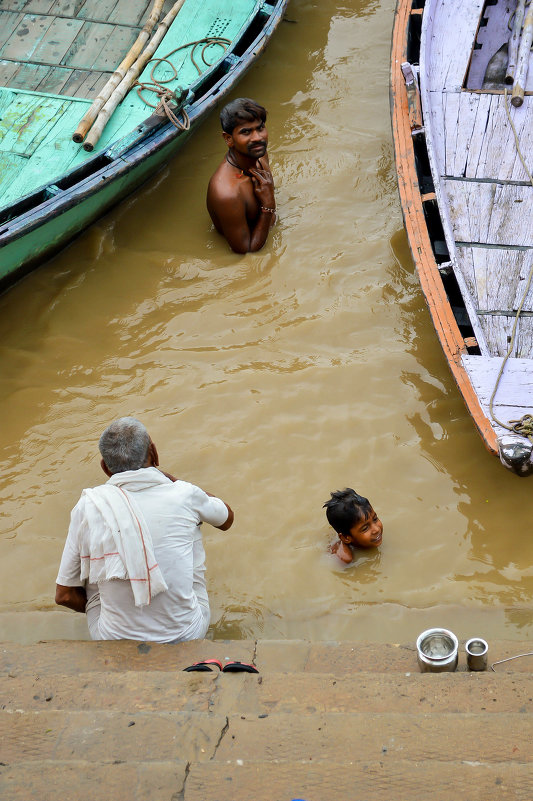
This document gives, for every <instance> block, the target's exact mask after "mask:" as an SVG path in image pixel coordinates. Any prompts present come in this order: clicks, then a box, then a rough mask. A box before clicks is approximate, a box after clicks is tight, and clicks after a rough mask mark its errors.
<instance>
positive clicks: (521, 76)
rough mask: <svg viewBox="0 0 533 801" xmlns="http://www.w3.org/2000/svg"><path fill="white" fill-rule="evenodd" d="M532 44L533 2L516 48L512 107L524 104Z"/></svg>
mask: <svg viewBox="0 0 533 801" xmlns="http://www.w3.org/2000/svg"><path fill="white" fill-rule="evenodd" d="M532 42H533V2H531V3H530V4H529V8H528V10H527V14H526V18H525V20H524V27H523V28H522V36H521V37H520V44H519V46H518V58H517V60H516V71H515V76H514V82H513V94H512V96H511V103H512V104H513V106H515V107H518V106H521V105H522V103H523V102H524V93H525V90H526V81H527V70H528V67H529V52H530V50H531V43H532Z"/></svg>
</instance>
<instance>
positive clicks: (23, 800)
mask: <svg viewBox="0 0 533 801" xmlns="http://www.w3.org/2000/svg"><path fill="white" fill-rule="evenodd" d="M490 648H491V653H490V656H491V661H497V660H499V659H504V658H507V657H512V656H516V655H517V654H520V653H528V648H529V644H528V643H516V642H508V643H503V642H496V643H491V644H490ZM213 657H214V658H218V659H220V660H221V661H222V662H225V661H227V660H235V659H238V660H240V661H244V662H252V661H253V662H254V663H255V664H256V665H257V666H258V668H259V670H260V674H259V675H257V674H244V673H241V674H235V673H220V672H219V671H218V670H217V671H216V672H211V673H187V672H183V668H184V667H185V666H187V665H190V664H191V663H192V662H196V661H199V660H201V659H206V658H213ZM532 710H533V658H527V657H524V658H521V659H516V660H513V661H510V662H507V663H505V664H502V665H498V666H496V672H492V671H490V670H489V671H486V672H481V673H470V672H468V671H466V670H465V666H464V660H461V669H460V670H458V671H457V672H455V673H440V674H433V673H431V674H430V673H420V671H419V669H418V665H417V661H416V652H415V648H414V644H408V645H403V646H401V645H387V644H385V645H383V644H381V643H378V644H375V643H338V644H335V643H314V644H310V643H307V642H272V641H258V642H253V641H249V642H243V641H238V642H210V641H201V642H193V643H183V644H178V645H168V646H164V645H148V644H145V643H132V642H112V643H109V642H108V643H90V642H71V643H65V642H57V643H40V644H36V645H30V646H20V645H16V644H9V643H8V644H6V643H4V644H2V645H0V742H1V746H0V798H1V799H2V801H4V799H5V801H48V799H50V801H51V800H52V797H53V799H54V801H57V797H58V795H59V794H64V795H67V796H68V798H69V799H72V800H73V801H78V799H79V801H82V799H83V801H85V799H90V801H100V799H102V801H104V799H105V801H110V799H112V800H113V801H121V799H124V801H126V799H127V800H128V801H200V800H201V801H249V800H250V799H252V798H253V799H254V801H291V799H293V798H303V799H306V801H337V799H338V800H339V801H340V799H342V801H418V799H420V801H422V800H423V801H427V799H428V798H430V797H433V798H435V799H436V801H448V799H450V801H451V800H452V798H453V801H456V797H457V795H458V794H460V795H462V796H464V798H465V801H478V800H479V801H507V800H508V799H509V801H511V799H513V801H531V798H533V794H532V792H531V787H533V722H531V721H532V720H533V719H530V714H529V713H530V712H531V711H532Z"/></svg>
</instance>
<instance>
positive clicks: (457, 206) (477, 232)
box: [442, 178, 533, 247]
mask: <svg viewBox="0 0 533 801" xmlns="http://www.w3.org/2000/svg"><path fill="white" fill-rule="evenodd" d="M442 184H443V189H444V192H445V195H446V197H447V200H448V205H449V209H450V223H451V227H452V233H453V237H454V239H455V241H456V242H473V243H480V244H490V245H518V246H526V247H528V246H530V245H531V244H532V242H533V215H531V214H527V210H528V209H531V208H532V204H533V187H532V186H531V185H528V186H524V185H522V184H503V185H502V184H499V183H488V182H479V181H459V180H455V179H451V178H448V179H445V180H443V181H442ZM518 204H522V205H521V208H522V209H524V214H522V215H520V217H519V218H517V215H516V208H517V205H518Z"/></svg>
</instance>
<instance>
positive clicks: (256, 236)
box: [211, 197, 274, 253]
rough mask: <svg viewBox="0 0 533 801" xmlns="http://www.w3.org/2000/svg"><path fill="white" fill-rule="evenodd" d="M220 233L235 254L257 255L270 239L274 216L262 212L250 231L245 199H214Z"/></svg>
mask: <svg viewBox="0 0 533 801" xmlns="http://www.w3.org/2000/svg"><path fill="white" fill-rule="evenodd" d="M211 208H212V209H213V210H214V212H215V214H216V217H217V220H218V223H219V227H220V233H221V234H222V235H223V236H224V237H225V239H226V241H227V242H228V245H229V246H230V248H231V249H232V250H233V251H234V253H255V252H256V251H258V250H261V248H262V247H263V245H264V244H265V242H266V241H267V238H268V232H269V231H270V226H271V225H272V222H273V217H274V215H273V214H272V213H270V212H264V211H261V212H260V213H259V215H258V217H257V220H256V222H255V224H254V226H253V228H251V229H250V227H249V225H248V221H247V219H246V206H245V203H244V200H243V198H241V197H239V198H231V199H228V200H226V199H224V198H212V203H211Z"/></svg>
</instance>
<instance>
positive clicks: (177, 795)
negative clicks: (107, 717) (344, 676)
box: [0, 752, 533, 801]
mask: <svg viewBox="0 0 533 801" xmlns="http://www.w3.org/2000/svg"><path fill="white" fill-rule="evenodd" d="M351 757H352V754H351V753H349V752H348V753H343V754H342V755H341V754H339V755H338V757H337V761H335V762H332V761H320V760H317V761H314V760H307V761H303V762H277V763H275V764H272V763H271V764H269V763H267V762H253V761H249V760H244V761H243V760H239V761H238V762H225V763H217V762H205V763H198V762H197V763H193V764H189V765H187V764H184V763H182V762H176V763H169V762H153V763H144V762H139V761H137V760H135V759H132V760H131V761H129V762H124V763H118V764H110V763H99V762H96V763H95V762H88V761H83V760H78V761H68V762H65V761H63V762H62V761H43V762H39V761H35V762H26V763H20V764H17V765H12V766H8V767H0V793H1V797H2V799H5V801H18V800H19V799H20V801H57V799H58V798H62V797H63V798H68V799H69V801H86V799H90V801H251V800H252V799H253V801H291V799H295V798H298V799H305V800H306V801H429V799H435V801H457V799H458V798H464V799H465V801H531V787H532V786H533V766H531V765H528V764H524V763H513V764H505V763H500V764H497V765H488V764H482V763H480V762H477V761H476V762H473V763H472V762H466V761H457V762H440V761H431V762H423V761H417V762H413V761H411V760H397V761H395V762H391V761H388V760H387V757H386V755H385V756H383V758H381V759H378V760H373V761H371V762H366V763H357V762H355V761H354V760H353V759H352V758H351Z"/></svg>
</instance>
